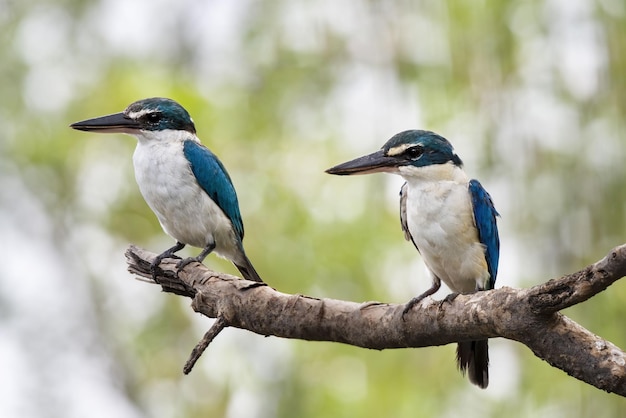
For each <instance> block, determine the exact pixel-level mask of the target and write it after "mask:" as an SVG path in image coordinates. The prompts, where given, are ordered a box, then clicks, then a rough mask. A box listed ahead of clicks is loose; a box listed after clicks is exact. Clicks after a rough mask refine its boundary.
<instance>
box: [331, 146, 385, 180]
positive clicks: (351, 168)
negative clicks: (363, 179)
mask: <svg viewBox="0 0 626 418" xmlns="http://www.w3.org/2000/svg"><path fill="white" fill-rule="evenodd" d="M396 162H397V161H396V159H395V158H393V157H388V156H386V155H385V152H384V151H383V150H378V151H376V152H374V153H372V154H369V155H365V156H363V157H359V158H356V159H354V160H351V161H348V162H345V163H343V164H339V165H336V166H334V167H331V168H329V169H328V170H326V172H327V173H328V174H337V175H340V176H349V175H351V174H370V173H381V172H389V171H392V170H393V168H395V166H396Z"/></svg>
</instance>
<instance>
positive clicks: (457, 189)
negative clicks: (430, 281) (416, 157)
mask: <svg viewBox="0 0 626 418" xmlns="http://www.w3.org/2000/svg"><path fill="white" fill-rule="evenodd" d="M418 170H419V173H420V174H419V176H416V175H415V173H416V172H417V171H418ZM400 173H401V174H402V175H403V177H404V178H405V179H406V180H407V183H408V187H407V194H408V196H407V223H408V228H409V231H410V233H411V236H412V237H413V241H415V244H416V245H417V247H418V248H419V250H420V253H421V255H422V258H423V259H424V263H425V264H426V266H427V267H428V269H429V270H430V271H431V272H432V273H433V274H434V275H436V276H437V277H439V278H440V279H441V280H442V281H443V282H444V283H445V284H446V286H448V287H449V288H450V289H451V290H452V291H453V292H459V293H470V292H473V291H475V290H476V287H477V286H479V287H480V288H484V287H485V284H486V282H487V280H488V279H489V273H488V269H487V262H486V260H485V250H484V246H483V245H482V244H480V242H479V240H478V231H477V229H476V226H475V223H474V215H473V211H472V203H471V199H470V195H469V192H468V178H467V176H466V175H465V173H464V172H463V171H462V170H461V169H460V168H458V167H456V166H453V165H451V164H439V165H435V166H429V167H420V168H419V169H415V168H412V169H411V171H410V172H402V170H401V171H400ZM442 178H443V179H444V180H441V179H442Z"/></svg>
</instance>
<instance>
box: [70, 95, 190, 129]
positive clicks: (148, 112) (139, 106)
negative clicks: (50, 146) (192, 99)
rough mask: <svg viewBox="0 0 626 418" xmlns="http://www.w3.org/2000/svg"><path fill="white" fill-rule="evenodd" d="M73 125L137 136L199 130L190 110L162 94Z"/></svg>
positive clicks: (76, 127) (77, 127)
mask: <svg viewBox="0 0 626 418" xmlns="http://www.w3.org/2000/svg"><path fill="white" fill-rule="evenodd" d="M70 127H71V128H74V129H77V130H79V131H91V132H103V133H125V134H131V135H135V136H137V137H142V136H150V134H154V133H158V132H161V131H166V130H174V131H186V132H189V133H191V134H195V133H196V127H195V125H194V123H193V120H192V119H191V116H189V113H187V111H186V110H185V109H184V108H183V107H182V106H181V105H179V104H178V103H176V102H175V101H174V100H171V99H165V98H162V97H153V98H150V99H143V100H139V101H136V102H134V103H132V104H131V105H129V106H128V107H127V108H126V110H124V111H123V112H120V113H114V114H112V115H107V116H101V117H98V118H93V119H87V120H83V121H80V122H75V123H73V124H71V125H70Z"/></svg>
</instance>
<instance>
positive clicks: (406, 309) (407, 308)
mask: <svg viewBox="0 0 626 418" xmlns="http://www.w3.org/2000/svg"><path fill="white" fill-rule="evenodd" d="M440 287H441V280H439V278H438V277H435V278H434V279H433V285H432V286H431V287H430V289H428V290H426V291H425V292H424V293H422V294H421V295H419V296H415V297H414V298H413V299H411V300H410V301H408V302H407V304H406V305H404V309H403V310H402V319H404V315H406V313H407V312H409V311H410V310H411V309H412V308H413V306H415V305H417V304H418V303H420V302H421V301H422V300H423V299H424V298H426V297H428V296H430V295H432V294H433V293H435V292H436V291H437V290H439V288H440Z"/></svg>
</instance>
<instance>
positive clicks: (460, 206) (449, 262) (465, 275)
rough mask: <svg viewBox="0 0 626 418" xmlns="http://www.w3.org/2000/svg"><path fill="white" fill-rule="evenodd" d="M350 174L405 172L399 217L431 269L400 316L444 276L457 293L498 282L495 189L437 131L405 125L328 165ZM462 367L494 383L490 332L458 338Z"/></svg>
mask: <svg viewBox="0 0 626 418" xmlns="http://www.w3.org/2000/svg"><path fill="white" fill-rule="evenodd" d="M326 172H327V173H329V174H337V175H351V174H368V173H379V172H384V173H392V174H398V175H400V176H402V177H403V178H404V180H405V183H404V184H403V186H402V188H401V190H400V223H401V225H402V230H403V232H404V236H405V238H406V240H407V241H411V242H412V243H413V245H414V246H415V248H417V251H418V252H419V253H420V254H421V257H422V260H423V261H424V264H426V267H427V269H428V271H429V272H430V275H431V277H432V286H431V287H430V288H429V289H428V290H426V291H425V292H424V293H422V294H421V295H419V296H417V297H414V298H413V299H411V300H410V301H409V302H408V303H407V304H406V305H405V307H404V311H403V316H404V314H406V313H407V312H408V311H410V310H411V309H412V308H413V307H414V306H415V305H416V304H417V303H419V302H420V301H421V300H423V299H424V298H426V297H427V296H430V295H432V294H433V293H435V292H436V291H437V290H439V287H440V286H441V282H442V281H443V282H444V283H445V284H446V286H448V287H449V288H450V290H451V291H452V292H453V293H452V294H451V295H448V297H446V300H451V299H454V297H455V295H458V294H460V293H461V294H467V293H473V292H476V291H481V290H488V289H493V288H494V285H495V282H496V275H497V273H498V259H499V254H500V239H499V236H498V227H497V224H496V217H497V216H499V214H498V212H497V211H496V209H495V207H494V205H493V201H492V199H491V196H490V195H489V193H487V191H486V190H485V189H484V188H483V186H482V185H481V184H480V182H479V181H478V180H475V179H469V178H468V176H467V175H466V174H465V172H464V171H463V163H462V161H461V159H460V158H459V156H458V155H457V154H456V153H455V151H454V148H453V147H452V144H450V142H449V141H448V140H447V139H445V138H443V137H442V136H440V135H437V134H436V133H434V132H430V131H424V130H408V131H404V132H400V133H398V134H396V135H394V136H393V137H391V139H389V140H388V141H387V142H386V143H385V145H383V147H382V148H381V149H380V150H378V151H376V152H374V153H372V154H369V155H366V156H363V157H360V158H356V159H354V160H351V161H348V162H346V163H343V164H339V165H337V166H335V167H332V168H329V169H328V170H326ZM456 356H457V364H458V367H459V369H460V371H461V373H463V374H465V373H466V372H467V374H468V377H469V379H470V381H471V382H472V383H474V384H476V385H477V386H479V387H481V388H486V387H487V385H488V384H489V352H488V345H487V340H480V341H463V342H459V343H458V346H457V354H456Z"/></svg>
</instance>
